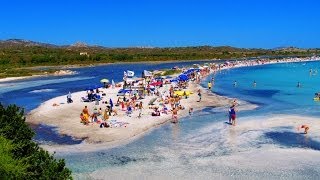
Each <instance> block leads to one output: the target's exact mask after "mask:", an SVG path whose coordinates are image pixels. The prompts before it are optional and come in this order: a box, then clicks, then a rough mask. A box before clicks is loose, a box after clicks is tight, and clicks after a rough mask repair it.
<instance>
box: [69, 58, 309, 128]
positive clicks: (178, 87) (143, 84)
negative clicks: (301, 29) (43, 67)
mask: <svg viewBox="0 0 320 180" xmlns="http://www.w3.org/2000/svg"><path fill="white" fill-rule="evenodd" d="M278 61H279V60H277V62H278ZM283 61H286V59H284V60H283ZM288 61H289V60H288ZM297 61H299V60H298V59H297ZM274 62H275V60H268V59H259V60H255V61H245V62H240V61H233V62H226V63H223V64H210V65H209V66H207V67H205V68H202V69H200V70H198V71H190V73H186V74H184V75H186V76H187V79H186V80H177V79H175V81H172V82H171V80H170V79H163V78H157V79H156V78H153V77H148V81H146V79H143V78H141V79H139V80H136V81H131V82H129V83H128V82H126V81H124V83H123V85H122V86H123V89H125V88H127V87H128V86H129V87H130V88H132V87H140V89H139V88H138V89H136V90H132V91H129V92H128V93H127V94H124V95H123V96H120V97H118V99H117V101H116V104H115V105H113V103H112V100H111V99H110V100H109V102H108V101H104V102H102V104H103V105H105V108H103V106H102V107H101V106H95V107H94V109H93V112H92V113H89V110H88V107H87V106H85V107H84V109H83V110H82V112H81V114H80V119H81V123H83V124H86V125H88V124H89V123H100V127H110V124H108V120H109V119H110V116H117V115H118V111H120V112H124V113H123V114H125V115H126V116H128V117H132V116H134V115H135V114H137V115H136V116H134V117H137V118H138V119H139V118H141V117H143V116H163V115H165V116H167V115H171V119H172V121H171V122H173V123H177V122H178V119H179V118H178V114H179V111H181V110H185V109H186V108H185V107H184V105H183V104H182V103H181V100H182V99H183V98H185V99H188V97H189V96H190V94H191V93H190V92H188V91H187V89H188V87H189V83H190V82H192V83H197V84H199V83H200V82H201V80H202V79H203V78H204V77H206V76H208V75H210V74H211V73H215V72H217V71H219V70H221V69H225V68H232V67H237V66H250V65H259V64H267V63H274ZM188 72H189V71H188ZM214 85H215V79H214V76H213V77H212V78H211V79H210V80H209V81H208V84H207V90H208V91H211V90H212V89H213V88H214ZM233 86H234V87H237V86H238V82H237V81H236V80H235V81H234V83H233ZM252 86H253V87H254V88H256V86H257V82H256V81H255V80H254V81H253V82H252ZM297 87H301V83H300V82H298V85H297ZM109 88H111V87H109ZM177 91H180V92H182V93H177ZM101 92H102V91H99V90H98V89H97V90H96V92H95V93H94V92H93V91H90V92H88V99H89V100H92V99H94V100H96V101H103V99H104V97H103V96H107V95H105V94H101V95H100V93H101ZM102 93H103V92H102ZM195 93H197V95H198V97H199V99H198V102H201V101H202V96H203V93H204V92H203V89H198V90H197V91H196V92H195ZM150 97H151V98H150ZM146 98H147V99H150V102H149V103H148V104H147V102H146V101H144V99H146ZM67 100H68V103H71V102H72V100H71V95H68V97H67ZM151 101H153V102H151ZM96 105H97V104H96ZM147 106H148V107H147ZM237 106H238V103H237V101H236V100H234V101H233V103H232V104H231V105H230V107H229V109H228V117H229V119H228V123H229V124H230V125H233V126H235V125H236V118H237V116H236V113H237V109H236V108H237ZM193 110H194V109H193V108H189V115H192V114H193ZM135 112H137V113H135ZM120 114H121V113H120ZM101 124H102V125H101ZM301 128H304V129H305V133H307V132H308V130H309V127H308V126H307V125H304V126H303V127H302V126H301Z"/></svg>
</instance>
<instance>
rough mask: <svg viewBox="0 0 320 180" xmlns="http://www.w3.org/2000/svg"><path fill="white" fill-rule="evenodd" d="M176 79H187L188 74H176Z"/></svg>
mask: <svg viewBox="0 0 320 180" xmlns="http://www.w3.org/2000/svg"><path fill="white" fill-rule="evenodd" d="M178 79H179V81H187V80H188V79H189V78H188V76H187V75H185V74H180V75H179V76H178Z"/></svg>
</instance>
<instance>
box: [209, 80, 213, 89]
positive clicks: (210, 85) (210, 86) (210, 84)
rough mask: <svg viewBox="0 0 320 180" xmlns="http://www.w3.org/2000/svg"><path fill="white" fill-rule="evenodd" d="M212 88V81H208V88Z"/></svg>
mask: <svg viewBox="0 0 320 180" xmlns="http://www.w3.org/2000/svg"><path fill="white" fill-rule="evenodd" d="M211 88H212V83H211V82H210V81H209V82H208V89H209V90H211Z"/></svg>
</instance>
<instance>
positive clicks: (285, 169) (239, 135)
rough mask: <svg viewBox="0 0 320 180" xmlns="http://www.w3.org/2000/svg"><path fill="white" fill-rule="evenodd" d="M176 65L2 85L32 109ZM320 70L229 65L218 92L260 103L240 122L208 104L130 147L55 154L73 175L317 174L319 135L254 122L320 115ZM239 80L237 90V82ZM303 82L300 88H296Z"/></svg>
mask: <svg viewBox="0 0 320 180" xmlns="http://www.w3.org/2000/svg"><path fill="white" fill-rule="evenodd" d="M175 65H176V64H174V63H171V64H164V65H163V64H160V65H154V64H138V65H112V66H103V67H96V68H94V67H92V68H84V69H77V70H78V71H79V74H78V75H74V76H70V77H65V78H61V79H60V78H58V77H47V78H37V79H34V80H27V81H17V82H15V83H0V86H1V84H2V85H3V84H4V85H5V86H4V87H5V88H3V87H1V89H0V96H1V95H2V96H1V97H0V100H1V101H2V102H4V103H5V104H9V103H18V104H19V105H22V106H24V107H25V108H26V109H27V110H31V109H33V108H35V107H36V106H38V105H39V104H40V103H41V102H43V101H45V100H47V99H50V98H52V97H55V96H58V95H63V94H67V92H68V91H69V90H70V89H71V91H79V90H83V89H85V88H86V87H87V86H90V85H92V83H97V82H99V79H101V78H103V77H106V76H108V77H111V76H112V77H111V78H109V79H112V78H113V79H115V80H116V81H117V79H119V80H120V79H121V76H122V72H123V70H126V69H130V68H135V69H137V70H138V71H142V70H143V69H156V68H168V67H173V66H175ZM180 65H181V66H184V65H185V64H180ZM189 65H190V64H189ZM319 67H320V62H306V63H287V64H274V65H264V66H256V67H243V68H237V69H230V70H225V71H222V72H220V73H217V74H216V75H214V76H215V79H216V83H215V86H214V88H213V91H214V92H216V93H218V94H221V95H226V96H229V97H232V98H237V99H241V100H246V101H249V102H251V103H254V104H258V105H259V108H258V109H256V110H251V111H242V112H239V113H238V117H239V119H238V122H239V124H240V126H239V127H238V126H236V127H231V126H229V125H228V124H226V123H225V122H226V120H227V113H226V111H227V107H223V108H205V109H204V110H202V111H197V112H195V113H194V115H193V116H191V117H186V118H183V119H181V122H180V123H179V124H170V123H168V124H165V125H163V126H161V127H159V128H156V129H154V130H152V131H150V132H149V133H147V134H146V135H144V136H143V137H141V138H138V139H137V140H134V141H133V142H131V143H128V144H126V145H122V146H119V147H115V148H102V149H99V150H98V151H95V152H82V150H86V149H85V148H86V146H83V148H84V149H77V150H76V152H75V151H74V150H73V148H72V147H70V150H71V151H70V152H58V153H57V154H56V156H57V157H61V158H65V159H66V163H67V165H68V166H69V167H70V168H71V169H72V170H73V172H74V176H75V178H76V179H91V178H97V179H154V178H156V179H173V178H174V179H215V178H217V179H221V178H222V179H224V178H228V179H239V178H240V179H244V178H251V179H257V178H263V179H279V178H281V179H283V178H284V179H306V178H307V179H318V177H319V174H320V166H319V164H320V159H319V158H318V157H319V156H320V151H319V149H320V142H319V139H318V138H319V137H315V136H313V135H312V134H310V135H309V136H304V135H302V134H298V133H295V132H293V131H292V127H289V126H286V125H285V124H282V125H280V126H275V125H274V124H271V126H270V127H269V128H264V129H259V128H255V127H257V126H259V125H260V124H259V123H267V121H268V118H269V117H272V116H277V115H278V114H288V115H291V114H296V115H305V116H313V117H318V116H319V115H320V113H319V112H320V111H319V110H320V109H319V108H320V103H318V102H315V101H313V96H314V93H315V92H317V91H319V90H320V87H319V85H318V84H320V75H318V74H316V73H312V75H310V74H309V69H310V68H312V69H313V70H316V69H318V68H319ZM210 79H211V77H208V78H207V79H205V80H204V81H203V82H202V85H203V86H206V84H207V82H208V80H210ZM235 80H236V81H237V82H238V86H237V87H233V82H234V81H235ZM253 81H256V82H257V86H256V87H253V86H252V84H253ZM298 82H301V84H302V87H301V88H297V87H296V85H297V83H298ZM16 97H21V98H16ZM241 125H245V126H243V127H242V126H241ZM44 131H45V132H44ZM313 131H317V130H313ZM38 132H39V133H38V135H37V136H38V137H37V138H38V139H40V142H43V143H44V144H50V143H51V142H47V141H51V140H50V138H53V139H54V140H52V141H53V142H52V143H59V144H68V143H64V142H63V141H70V139H69V138H58V137H55V136H50V135H48V134H50V129H48V128H47V127H40V129H38ZM64 139H66V140H64ZM46 140H47V141H46ZM71 144H72V143H71ZM92 146H94V145H92ZM65 147H69V146H65ZM88 148H89V147H88ZM91 148H93V147H90V149H91Z"/></svg>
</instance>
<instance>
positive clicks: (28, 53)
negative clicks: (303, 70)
mask: <svg viewBox="0 0 320 180" xmlns="http://www.w3.org/2000/svg"><path fill="white" fill-rule="evenodd" d="M319 53H320V50H319V49H298V48H292V47H290V48H279V49H273V50H270V49H245V48H234V47H229V46H221V47H211V46H199V47H175V48H105V47H100V46H87V45H85V44H76V45H71V46H56V45H51V44H44V43H37V42H32V41H25V40H16V39H13V40H6V41H0V70H2V71H3V72H4V71H5V70H8V69H12V68H15V69H16V68H25V67H33V66H47V65H49V66H56V65H75V64H84V65H88V64H97V63H115V62H143V61H168V60H199V59H231V58H248V57H259V56H307V55H313V54H319ZM18 70H19V69H18ZM6 75H7V76H8V73H4V74H2V76H6ZM0 76H1V74H0ZM11 76H12V74H11Z"/></svg>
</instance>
